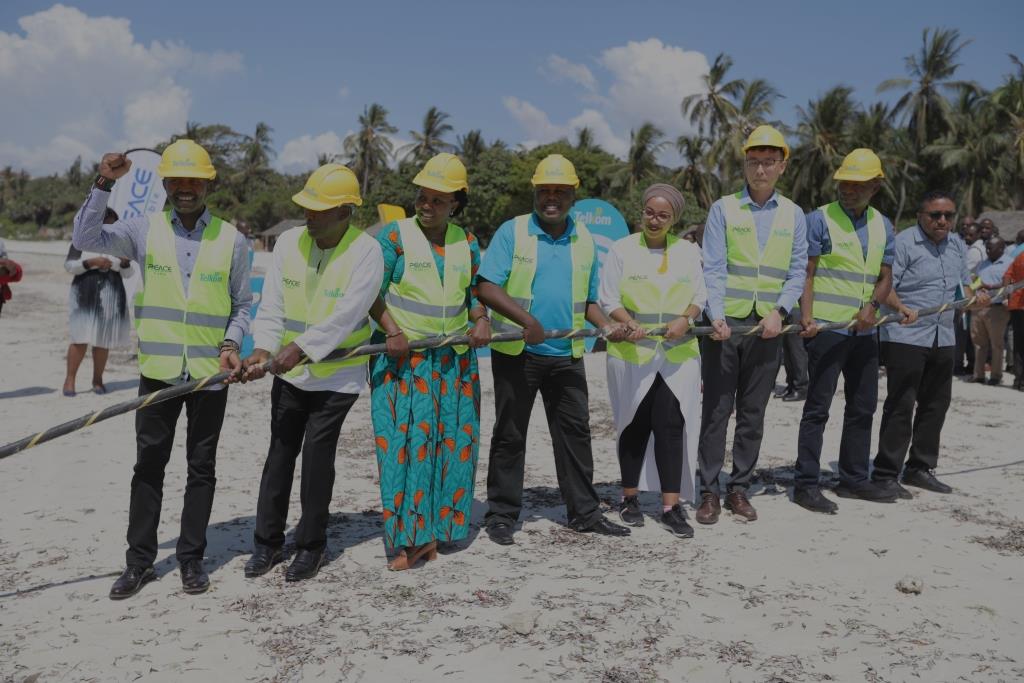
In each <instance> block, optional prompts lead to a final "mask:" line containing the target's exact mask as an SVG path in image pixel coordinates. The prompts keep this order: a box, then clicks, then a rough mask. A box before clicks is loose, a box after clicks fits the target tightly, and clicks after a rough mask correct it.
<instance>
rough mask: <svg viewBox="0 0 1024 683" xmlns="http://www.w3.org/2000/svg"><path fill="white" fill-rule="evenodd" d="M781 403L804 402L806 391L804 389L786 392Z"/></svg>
mask: <svg viewBox="0 0 1024 683" xmlns="http://www.w3.org/2000/svg"><path fill="white" fill-rule="evenodd" d="M782 400H783V401H786V402H787V403H789V402H792V401H806V400H807V390H806V389H790V390H789V391H787V392H786V395H785V396H783V397H782Z"/></svg>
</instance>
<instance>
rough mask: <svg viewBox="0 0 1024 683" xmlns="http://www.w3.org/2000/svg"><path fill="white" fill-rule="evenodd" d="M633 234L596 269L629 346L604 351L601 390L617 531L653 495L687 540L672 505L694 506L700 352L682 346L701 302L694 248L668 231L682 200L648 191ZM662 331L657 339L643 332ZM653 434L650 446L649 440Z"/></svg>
mask: <svg viewBox="0 0 1024 683" xmlns="http://www.w3.org/2000/svg"><path fill="white" fill-rule="evenodd" d="M643 202H644V208H643V218H642V229H641V230H640V231H638V232H635V233H633V234H632V235H629V236H628V237H624V238H622V239H621V240H619V241H617V242H616V243H615V244H614V245H613V246H612V248H611V250H610V251H609V252H608V255H607V257H606V258H605V262H604V266H603V267H602V270H601V288H600V299H601V306H602V307H603V308H604V309H605V310H606V311H608V314H609V316H610V317H611V318H612V319H614V320H615V321H616V322H620V323H624V324H625V325H626V327H627V329H628V330H629V333H630V334H629V338H628V340H627V341H624V342H617V343H609V344H608V363H607V365H608V391H609V394H610V395H611V404H612V413H613V414H614V417H615V427H616V431H617V433H618V444H617V446H618V456H619V466H620V468H621V472H622V502H621V504H620V508H619V516H620V517H621V519H622V521H623V522H624V523H625V524H628V525H630V526H642V525H643V523H644V516H643V514H642V513H641V512H640V504H639V500H638V494H639V492H640V491H641V490H646V491H651V490H657V491H661V499H662V511H661V515H660V516H659V521H660V522H661V525H662V526H664V527H665V528H667V529H668V530H669V531H671V532H672V533H673V534H674V535H675V536H678V537H680V538H691V537H692V536H693V528H692V527H691V526H690V525H689V524H688V523H687V520H686V513H685V512H684V511H683V508H682V505H681V504H680V499H681V498H682V499H685V500H689V501H691V502H692V501H693V500H694V498H695V487H694V479H695V473H696V462H697V439H698V435H699V433H700V392H701V379H700V352H699V350H698V347H697V340H696V339H695V338H691V339H689V340H682V339H681V338H682V337H684V336H685V335H686V334H687V332H688V331H689V329H690V327H692V326H693V324H694V320H695V319H696V318H697V316H698V315H700V311H701V310H702V309H703V308H704V303H705V301H706V299H707V292H706V290H705V287H704V275H703V271H702V267H701V255H700V249H699V248H698V247H697V246H696V245H694V244H692V243H691V242H689V241H687V240H683V239H680V238H678V237H676V236H675V235H672V234H671V233H670V232H669V229H670V228H671V227H672V225H673V224H674V223H675V222H676V221H678V220H679V218H680V217H681V215H682V211H683V196H682V194H681V193H680V192H679V191H678V190H677V189H675V188H674V187H672V186H671V185H665V184H661V183H659V184H656V185H652V186H651V187H649V188H648V189H647V191H646V192H645V193H644V196H643ZM656 327H667V328H668V330H667V332H666V333H665V335H664V336H657V337H655V336H650V335H648V334H647V330H648V329H651V328H656ZM652 436H653V439H652V438H651V437H652Z"/></svg>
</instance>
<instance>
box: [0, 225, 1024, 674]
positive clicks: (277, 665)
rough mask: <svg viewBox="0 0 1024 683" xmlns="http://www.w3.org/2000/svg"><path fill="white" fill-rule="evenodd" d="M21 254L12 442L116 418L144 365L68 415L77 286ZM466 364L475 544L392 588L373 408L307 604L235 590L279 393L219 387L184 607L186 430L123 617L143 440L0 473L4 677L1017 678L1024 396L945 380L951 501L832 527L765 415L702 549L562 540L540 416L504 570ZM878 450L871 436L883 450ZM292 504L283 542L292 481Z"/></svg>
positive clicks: (45, 259)
mask: <svg viewBox="0 0 1024 683" xmlns="http://www.w3.org/2000/svg"><path fill="white" fill-rule="evenodd" d="M8 248H9V249H10V250H11V252H12V253H11V255H12V257H13V258H14V259H16V260H18V261H19V262H21V263H22V265H23V266H24V268H25V279H24V281H23V282H21V283H19V284H16V285H14V299H13V300H12V301H11V302H9V304H8V305H7V306H5V307H4V310H3V317H2V318H0V348H2V349H3V351H2V361H0V376H2V379H3V381H2V384H0V443H7V442H10V441H14V440H16V439H19V438H21V437H24V436H27V435H29V434H31V433H33V432H34V431H38V430H41V429H44V428H46V427H50V426H53V425H55V424H57V423H60V422H63V421H65V420H68V419H71V418H74V417H77V416H79V415H83V414H85V413H88V412H90V411H91V410H94V409H96V408H98V407H101V406H103V405H108V404H113V403H117V402H120V401H123V400H126V399H128V398H130V397H131V396H132V395H134V393H136V391H137V389H136V387H137V377H138V376H137V368H136V366H135V361H134V356H133V354H132V353H131V352H130V351H127V350H122V351H115V352H113V353H112V354H111V362H110V367H109V369H108V372H107V377H106V382H107V386H108V387H109V388H111V389H113V390H114V391H113V392H112V393H111V394H109V395H107V396H96V395H93V394H91V393H79V395H78V396H77V397H75V398H64V397H62V396H61V394H60V387H61V384H62V381H63V377H64V354H65V349H66V346H67V332H66V328H67V304H66V302H67V291H68V286H69V284H70V279H71V278H70V276H68V275H67V274H66V273H65V272H64V270H63V269H62V258H63V250H62V249H56V250H55V251H53V253H26V251H25V249H28V248H29V247H26V246H25V245H24V243H13V244H11V243H9V244H8ZM19 249H20V251H19ZM34 251H40V250H38V249H35V250H34ZM90 362H91V361H90V360H89V359H88V358H87V360H86V361H85V363H84V364H83V367H82V369H81V371H80V373H79V390H80V391H82V390H84V389H86V388H87V386H88V379H89V377H90V373H91V365H90ZM586 362H587V372H588V377H589V383H590V404H591V426H592V431H593V437H594V460H595V481H596V482H597V489H598V491H599V492H600V494H601V496H602V498H603V499H604V500H605V501H606V504H610V503H611V502H612V501H614V500H618V495H619V489H618V485H617V482H618V476H619V474H618V464H617V462H616V458H615V450H614V427H613V423H612V418H611V411H610V407H609V404H608V398H607V390H606V384H605V373H604V356H603V355H602V354H595V355H591V356H589V357H588V358H587V361H586ZM481 366H482V367H481V374H482V378H483V387H484V401H483V406H484V414H483V420H482V422H483V424H482V432H483V439H482V441H483V444H484V448H483V449H482V452H481V457H480V466H479V468H478V471H477V486H476V493H475V503H474V509H473V530H472V533H471V536H470V541H469V543H468V544H466V545H465V547H463V548H462V549H460V550H459V551H458V552H454V553H450V554H445V555H442V556H440V557H439V559H438V560H437V561H435V562H430V563H428V564H425V565H421V566H419V567H417V568H415V569H413V570H411V571H408V572H404V573H391V572H388V571H386V570H385V554H384V546H383V544H382V541H381V508H380V500H379V493H378V488H377V484H376V475H377V472H376V469H377V468H376V465H375V459H374V453H373V431H372V427H371V424H370V414H369V397H368V395H364V396H362V397H361V398H360V399H359V401H358V403H357V404H356V406H355V407H354V408H353V410H352V412H351V413H350V414H349V417H348V419H347V420H346V423H345V426H344V428H343V430H342V439H341V443H340V446H339V449H338V460H337V468H338V476H337V480H336V484H335V493H334V500H333V502H332V504H331V519H330V526H329V531H328V533H329V541H328V560H329V561H328V563H327V564H326V565H325V566H324V568H323V569H322V570H321V572H320V574H319V576H318V577H316V578H315V579H313V580H311V581H307V582H303V583H299V584H286V583H285V582H284V578H283V574H284V566H285V565H279V566H278V567H277V568H275V570H274V571H273V572H272V573H270V574H268V575H266V576H264V577H261V578H259V579H245V578H244V577H243V575H242V567H243V565H244V563H245V561H246V559H247V557H248V554H249V551H250V548H251V541H252V531H253V525H254V514H255V507H256V496H257V488H258V484H259V477H260V473H261V470H262V465H263V459H264V457H265V455H266V448H267V443H268V436H269V423H268V419H269V410H268V407H269V401H270V396H269V394H270V391H269V389H270V382H269V381H266V380H265V381H262V382H260V383H257V384H252V385H247V386H243V387H232V388H231V390H230V391H231V398H230V401H229V405H228V410H227V417H226V419H225V424H224V429H223V432H222V434H221V440H220V450H219V454H218V468H217V474H218V484H217V495H216V499H215V501H214V509H213V517H212V519H211V523H210V528H209V547H208V549H207V558H206V567H207V569H208V570H209V571H210V576H211V580H212V588H211V590H210V591H209V592H208V593H207V594H205V595H200V596H186V595H185V594H183V593H182V592H181V583H180V580H179V576H178V572H177V563H176V562H175V560H174V546H175V542H176V539H177V536H178V524H179V520H180V512H181V500H182V491H183V487H184V483H185V453H184V432H185V430H184V417H182V420H181V422H180V423H179V430H178V436H177V438H176V445H175V450H174V453H173V456H172V458H171V463H170V465H169V466H168V468H167V476H166V481H165V485H164V510H163V516H162V519H161V526H160V554H159V558H158V562H157V565H156V569H157V573H158V574H159V576H160V580H159V581H157V582H154V583H151V584H149V585H148V586H146V587H145V588H144V589H143V591H142V592H141V593H140V594H139V595H137V596H135V597H133V598H131V599H129V600H126V601H121V602H113V601H111V600H109V599H108V598H107V592H108V590H109V588H110V584H111V582H112V581H113V580H114V578H115V577H116V576H117V574H118V573H119V572H120V570H121V569H122V565H123V561H124V559H123V558H124V549H125V541H124V537H125V528H126V523H127V512H128V491H129V482H130V480H131V475H132V465H133V464H134V461H135V442H134V424H133V420H132V417H131V416H122V417H118V418H113V419H111V420H109V421H106V422H102V423H101V424H98V425H95V426H93V427H91V428H89V429H85V430H82V431H79V432H76V433H74V434H72V435H69V436H67V437H63V438H60V439H58V440H55V441H53V442H51V443H47V444H44V445H42V446H39V447H37V448H34V449H31V450H29V451H26V452H23V453H20V454H18V455H15V456H12V457H10V458H7V459H5V460H0V679H3V680H11V681H24V680H30V681H36V680H38V681H121V680H125V681H128V680H131V681H134V680H145V681H151V680H152V681H177V680H181V679H184V678H186V677H188V678H191V679H193V680H201V681H214V680H218V681H298V680H324V681H395V680H404V681H432V680H445V681H487V683H495V682H498V681H550V680H571V681H576V680H579V681H608V682H618V681H623V682H625V681H662V680H664V681H683V680H686V681H776V682H782V681H905V680H915V681H922V680H923V681H1011V680H1021V679H1022V678H1024V654H1022V647H1021V646H1022V644H1024V626H1022V621H1024V572H1022V568H1024V521H1022V520H1024V503H1022V502H1021V497H1020V491H1021V488H1024V455H1022V452H1024V451H1022V449H1021V442H1022V440H1024V439H1022V437H1024V430H1022V429H1021V426H1020V425H1021V415H1024V394H1022V393H1020V392H1016V391H1013V390H1011V389H1009V388H1008V387H1005V386H1004V387H1003V388H993V387H986V386H977V385H969V384H964V383H961V382H959V381H958V382H956V383H955V384H954V404H953V406H952V408H951V409H950V412H949V415H948V417H947V420H946V426H945V429H944V433H943V451H942V457H941V459H940V463H939V469H938V471H937V474H938V476H939V477H940V478H942V479H943V480H944V481H946V482H948V483H949V484H951V485H952V486H954V487H955V492H954V493H953V494H950V495H946V496H943V495H939V494H933V493H928V492H924V491H920V490H917V489H914V499H913V500H911V501H900V502H898V503H896V504H890V505H881V504H873V503H867V502H861V501H855V500H845V499H839V500H838V503H839V507H840V510H839V514H838V515H836V516H824V515H816V514H812V513H810V512H807V511H805V510H803V509H802V508H800V507H797V506H796V505H794V504H793V503H791V502H790V500H789V497H788V491H787V489H786V488H785V487H784V485H783V484H784V483H785V480H786V477H787V474H791V471H790V470H789V467H790V466H791V465H792V461H793V460H794V458H795V446H796V438H797V426H798V424H799V420H800V411H801V404H798V403H783V402H781V401H778V400H772V402H771V403H770V405H769V409H768V416H767V424H766V430H765V439H764V444H763V447H762V454H761V461H760V464H759V467H760V468H762V471H761V474H760V476H759V478H758V480H757V482H756V484H755V486H754V487H753V488H752V490H751V493H752V494H753V496H752V502H753V504H754V505H755V506H756V507H757V509H758V513H759V515H760V519H759V520H758V521H757V522H755V523H741V522H739V521H737V520H736V518H734V517H733V516H731V515H730V514H728V513H723V517H722V520H721V521H720V522H719V523H718V524H717V525H715V526H710V527H704V526H700V525H696V524H695V526H696V527H697V529H696V536H695V537H694V538H693V539H692V540H679V539H676V538H674V537H672V536H670V535H669V534H668V532H667V531H665V530H664V529H662V528H661V527H659V526H658V524H657V523H656V520H655V518H654V515H655V513H656V512H657V511H660V506H659V501H658V497H657V495H656V494H650V493H648V494H644V495H643V496H642V497H641V501H642V504H643V506H644V509H645V511H646V512H647V513H649V515H650V516H649V517H648V519H647V523H646V525H645V526H644V527H643V528H640V529H634V531H633V535H632V536H631V537H628V538H606V537H601V536H592V535H581V534H577V533H574V532H572V531H569V530H568V529H567V528H566V527H565V521H566V520H565V510H564V507H563V506H562V505H561V501H560V496H559V493H558V489H557V487H556V483H555V474H554V466H553V462H552V457H551V448H550V437H549V433H548V430H547V426H546V424H545V421H544V417H543V411H542V409H541V407H540V402H539V401H538V404H537V406H536V407H535V411H534V416H533V421H532V428H531V431H530V435H529V444H528V449H527V471H526V494H525V502H526V510H525V513H524V519H523V525H522V530H521V531H519V532H518V533H517V534H516V541H517V544H516V545H514V546H511V547H500V546H497V545H495V544H493V543H491V542H490V541H489V540H488V539H487V537H486V534H481V533H480V529H479V524H480V522H481V520H482V518H483V512H484V510H485V503H484V499H485V497H486V486H485V479H486V473H487V444H488V443H489V440H490V434H491V428H492V425H493V419H494V410H493V395H492V392H491V378H490V366H489V363H488V362H487V361H483V362H482V363H481ZM880 394H881V396H882V398H884V394H885V384H884V380H882V381H881V391H880ZM842 408H843V399H842V392H841V391H840V392H839V394H838V395H837V397H836V400H835V403H834V404H833V409H832V418H831V419H830V421H829V427H828V430H827V432H826V435H825V448H824V453H825V455H824V456H823V461H824V465H825V467H826V468H831V469H832V470H833V471H834V469H835V456H836V453H837V448H838V442H839V435H840V434H839V432H840V428H841V423H842ZM880 408H881V406H879V410H880ZM877 429H878V428H877V419H876V425H875V427H874V432H875V434H874V436H875V439H876V440H877ZM727 467H728V464H727ZM292 498H293V501H292V507H291V513H290V518H289V521H290V522H292V523H294V522H295V520H296V519H297V515H298V486H297V485H296V486H295V487H294V488H293V496H292ZM690 516H691V518H692V510H691V511H690ZM613 519H614V516H613ZM289 540H290V539H289ZM905 578H907V579H908V580H909V583H912V584H913V583H914V582H915V581H916V582H919V585H920V588H921V590H920V593H919V594H915V593H904V592H901V591H900V590H898V588H897V584H898V583H899V582H901V581H902V580H904V579H905Z"/></svg>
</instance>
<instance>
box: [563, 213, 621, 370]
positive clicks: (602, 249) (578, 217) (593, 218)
mask: <svg viewBox="0 0 1024 683" xmlns="http://www.w3.org/2000/svg"><path fill="white" fill-rule="evenodd" d="M570 213H571V214H572V219H573V221H575V222H576V223H583V224H584V225H585V226H587V228H588V229H589V230H590V234H591V235H593V237H594V248H595V249H596V250H597V261H598V271H599V272H598V275H599V276H600V268H601V267H602V266H604V257H605V255H606V254H607V253H608V250H609V249H611V248H612V244H614V243H615V241H616V240H620V239H622V238H623V237H625V236H626V235H628V234H629V225H628V224H627V223H626V219H625V218H623V217H622V214H621V213H619V210H618V209H616V208H615V207H614V206H612V205H611V204H609V203H608V202H606V201H604V200H603V199H582V200H580V201H578V202H576V204H574V205H573V207H572V211H571V212H570ZM587 327H591V325H590V323H587ZM595 344H596V340H595V339H593V338H588V339H587V351H593V350H594V345H595Z"/></svg>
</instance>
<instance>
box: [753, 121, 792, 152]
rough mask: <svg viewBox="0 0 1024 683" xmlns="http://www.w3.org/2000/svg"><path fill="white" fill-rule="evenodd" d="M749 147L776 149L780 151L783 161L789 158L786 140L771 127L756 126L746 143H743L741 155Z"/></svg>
mask: <svg viewBox="0 0 1024 683" xmlns="http://www.w3.org/2000/svg"><path fill="white" fill-rule="evenodd" d="M751 147H778V148H779V149H781V150H782V158H783V160H785V159H788V158H789V145H787V144H786V138H784V137H782V133H780V132H779V131H777V130H776V129H775V128H772V127H771V126H758V127H757V128H755V129H754V130H753V131H751V133H750V136H749V137H748V138H747V141H746V142H745V143H743V153H744V154H746V152H747V150H748V149H750V148H751Z"/></svg>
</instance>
